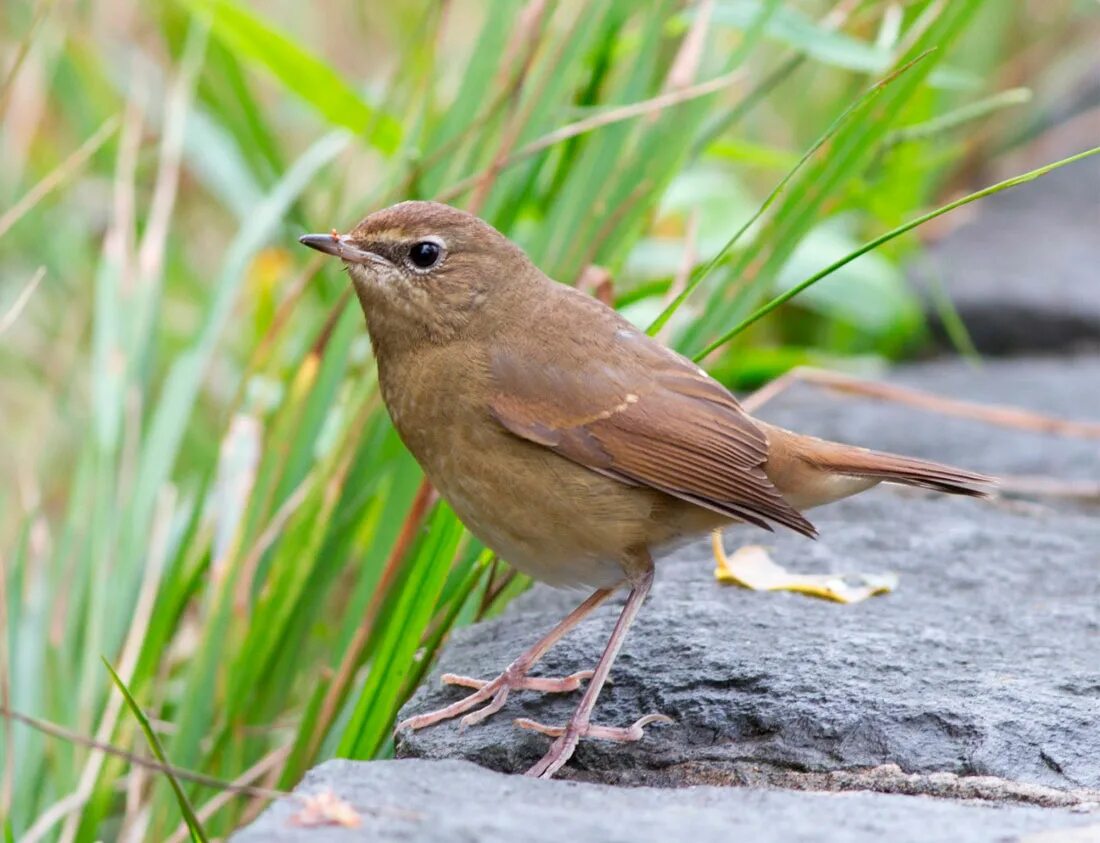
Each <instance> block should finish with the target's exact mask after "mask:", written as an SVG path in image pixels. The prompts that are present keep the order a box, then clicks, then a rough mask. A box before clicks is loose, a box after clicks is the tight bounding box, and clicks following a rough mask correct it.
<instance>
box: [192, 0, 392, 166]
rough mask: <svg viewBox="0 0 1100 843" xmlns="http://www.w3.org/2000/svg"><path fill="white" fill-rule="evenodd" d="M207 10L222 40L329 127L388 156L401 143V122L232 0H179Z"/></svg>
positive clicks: (215, 32)
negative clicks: (347, 131) (342, 129)
mask: <svg viewBox="0 0 1100 843" xmlns="http://www.w3.org/2000/svg"><path fill="white" fill-rule="evenodd" d="M183 2H185V3H186V4H187V5H188V6H190V7H191V8H192V9H193V10H194V11H196V12H199V13H203V14H208V15H209V16H210V21H211V26H212V28H213V31H214V34H215V35H216V36H217V37H218V38H219V39H221V40H222V42H223V43H225V45H226V46H227V47H228V48H229V49H230V50H232V51H233V52H235V53H236V54H237V55H240V56H242V57H244V58H247V59H248V60H249V61H251V62H252V63H253V64H255V65H257V66H259V67H262V68H263V69H264V70H266V71H268V72H269V73H270V74H271V75H273V76H274V77H275V78H276V79H278V80H279V81H280V82H281V83H282V84H283V86H284V87H286V88H287V89H288V90H290V91H293V92H294V93H295V94H297V95H298V96H299V97H301V98H302V99H303V100H304V101H305V102H307V103H309V104H310V105H311V106H313V107H314V108H315V109H317V111H318V112H319V113H320V114H321V115H322V116H323V117H324V118H325V119H326V120H327V121H328V122H329V123H330V124H332V125H333V126H343V127H345V128H347V129H350V130H351V131H353V132H355V133H356V134H358V135H363V136H364V137H365V139H366V140H367V142H368V143H370V144H371V145H372V146H374V147H375V148H376V149H378V150H379V151H380V152H383V153H385V154H386V155H392V154H393V153H394V152H396V151H397V148H398V147H399V146H400V144H401V134H402V132H401V124H400V122H398V121H397V119H396V118H394V117H393V116H392V115H389V114H385V113H383V112H381V111H379V110H378V109H376V108H374V107H373V106H371V105H370V104H369V103H367V102H366V101H365V100H364V99H363V98H362V97H361V96H359V94H357V93H356V92H355V90H354V89H353V88H352V87H351V86H350V85H349V84H348V83H347V82H346V81H345V80H344V79H343V77H341V76H340V74H338V73H337V72H336V71H335V70H334V69H333V68H332V67H331V66H330V65H328V64H326V63H325V62H323V61H321V60H320V59H319V58H317V57H316V56H314V55H312V54H310V53H309V52H307V51H306V50H305V49H303V48H302V47H301V46H299V45H298V44H297V43H296V42H295V41H293V40H292V39H291V38H290V37H288V36H287V35H285V34H284V33H282V32H279V31H278V30H277V29H275V28H274V27H272V26H270V25H269V24H267V23H265V22H264V21H263V20H261V19H260V18H259V17H257V16H256V15H254V14H252V12H250V11H248V10H247V9H245V8H243V7H242V6H239V5H238V4H237V3H235V2H232V0H183Z"/></svg>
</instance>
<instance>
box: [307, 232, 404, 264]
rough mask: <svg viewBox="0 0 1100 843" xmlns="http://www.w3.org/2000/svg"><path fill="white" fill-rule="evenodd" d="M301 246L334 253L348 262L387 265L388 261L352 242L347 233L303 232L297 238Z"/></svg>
mask: <svg viewBox="0 0 1100 843" xmlns="http://www.w3.org/2000/svg"><path fill="white" fill-rule="evenodd" d="M298 242H299V243H301V244H302V245H303V246H309V248H311V249H316V250H317V251H318V252H324V253H325V254H326V255H334V256H335V257H338V258H340V259H341V260H344V261H347V262H348V263H378V264H382V265H383V266H389V265H390V262H389V261H388V260H386V259H385V258H384V257H382V256H381V255H379V254H377V253H376V252H368V251H367V250H366V249H360V248H359V247H358V246H356V245H355V244H354V243H352V242H351V241H350V240H349V239H348V237H347V235H341V234H337V233H336V232H335V231H334V232H332V233H331V234H303V235H302V236H301V237H299V238H298Z"/></svg>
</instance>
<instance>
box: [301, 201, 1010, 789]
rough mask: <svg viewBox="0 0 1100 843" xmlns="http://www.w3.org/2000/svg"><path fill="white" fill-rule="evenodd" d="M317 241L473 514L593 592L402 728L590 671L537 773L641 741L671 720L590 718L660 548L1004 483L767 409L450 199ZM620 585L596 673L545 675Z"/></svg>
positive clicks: (441, 472)
mask: <svg viewBox="0 0 1100 843" xmlns="http://www.w3.org/2000/svg"><path fill="white" fill-rule="evenodd" d="M301 242H302V243H304V244H305V245H307V246H310V247H311V248H314V249H317V250H319V251H322V252H325V253H327V254H330V255H334V256H336V257H338V258H340V259H342V260H343V262H344V264H345V265H346V266H347V269H348V272H349V274H350V275H351V279H352V283H353V284H354V286H355V292H356V294H357V295H358V297H359V301H360V303H361V304H362V306H363V312H364V314H365V315H366V322H367V330H368V332H369V334H370V338H371V343H372V345H373V347H374V353H375V357H376V359H377V363H378V378H379V383H380V385H381V392H382V397H383V399H384V401H385V403H386V407H387V408H388V409H389V413H390V417H391V418H392V419H393V423H394V425H395V427H396V428H397V431H398V433H399V434H400V435H401V438H402V440H403V441H404V443H405V445H406V446H407V447H408V448H409V450H410V451H411V452H412V453H413V456H415V457H416V459H417V461H418V462H419V463H420V465H421V467H422V468H423V469H424V472H425V474H426V475H427V477H428V479H429V480H430V481H431V482H432V484H434V486H435V487H436V489H437V490H438V491H439V493H440V494H441V495H442V496H443V497H444V498H446V500H447V501H448V502H449V503H450V505H451V506H452V508H453V509H454V511H455V513H457V515H458V517H459V518H460V519H462V521H463V523H465V525H466V526H467V527H468V528H469V529H470V531H471V532H472V533H473V534H474V535H475V536H477V537H478V538H479V539H480V540H481V541H482V542H484V543H485V544H486V545H487V546H488V547H490V548H491V549H492V550H494V551H495V552H496V553H497V554H499V555H500V556H501V557H502V558H504V559H505V560H507V561H508V562H510V563H511V564H512V565H514V566H515V567H516V568H518V569H519V570H521V571H523V572H525V573H527V574H530V575H531V576H532V577H534V578H536V579H539V580H542V581H544V582H547V583H551V584H553V585H559V586H582V585H583V586H588V587H590V588H594V589H595V591H594V592H593V593H592V595H591V596H590V597H589V598H588V599H587V600H585V601H584V602H583V603H581V604H580V606H578V607H577V608H576V609H575V610H574V611H573V612H572V613H571V614H569V615H568V616H567V617H566V618H565V619H564V620H562V621H561V622H560V623H559V624H558V625H557V626H556V627H554V628H553V629H552V630H551V631H550V632H549V633H548V634H547V635H546V636H545V637H544V638H542V639H541V640H540V641H538V642H537V643H536V644H534V645H533V646H532V647H531V648H530V649H529V650H527V651H526V652H524V653H523V654H521V655H520V656H519V657H518V658H517V659H516V660H515V661H513V662H512V663H511V664H510V665H508V667H507V668H505V669H504V671H503V672H502V673H501V674H500V675H499V676H497V677H496V678H495V679H492V680H490V681H484V680H479V679H472V678H469V677H462V676H451V675H447V676H444V677H443V679H444V681H445V682H449V683H452V684H457V685H464V686H467V687H472V688H474V689H476V690H475V691H474V692H473V693H472V694H470V695H469V696H467V697H466V698H464V699H462V700H459V701H458V702H455V703H453V704H451V705H449V706H447V707H446V708H443V709H441V710H439V711H435V712H431V713H427V714H420V715H417V716H415V717H412V718H410V719H408V720H406V721H405V722H404V723H401V724H399V726H398V729H402V728H410V729H420V728H423V727H425V726H430V725H432V724H434V723H438V722H440V721H442V720H446V719H449V718H452V717H456V716H458V715H460V714H461V715H465V716H464V717H463V722H464V723H466V724H471V723H476V722H479V721H481V720H483V719H484V718H486V717H488V716H489V715H490V714H493V713H494V712H496V711H499V710H500V709H501V707H502V706H503V705H504V702H505V700H506V699H507V697H508V693H509V691H512V690H518V689H529V690H538V691H550V692H563V691H572V690H575V689H577V688H578V687H579V686H580V684H581V682H583V681H584V680H585V679H587V680H588V686H587V688H586V689H585V692H584V695H583V696H582V698H581V701H580V703H579V705H578V706H577V709H576V711H575V713H574V714H573V716H572V717H571V719H570V720H569V723H568V724H567V725H565V726H564V727H555V726H544V725H541V724H537V723H531V722H529V721H528V722H524V723H523V724H522V725H525V726H526V727H528V728H534V729H537V730H539V731H542V732H544V733H545V734H548V735H551V736H553V737H555V740H554V741H553V743H552V744H551V746H550V749H549V751H548V752H547V753H546V755H545V756H544V757H543V758H542V760H540V761H539V762H538V763H537V764H536V765H535V766H534V767H532V768H531V769H530V770H529V771H528V773H527V774H528V775H532V776H541V777H544V778H548V777H550V776H552V775H553V774H554V773H555V772H556V771H557V770H558V769H559V768H560V767H561V766H562V765H563V764H565V762H566V761H567V760H568V759H569V757H570V756H571V755H572V754H573V751H574V749H575V748H576V746H577V743H578V741H579V740H580V739H581V738H582V737H586V736H587V737H593V738H602V739H607V740H638V739H639V738H640V737H641V735H642V727H643V726H645V725H646V724H648V723H652V722H654V721H656V720H660V719H665V720H667V719H668V718H664V717H663V716H662V715H648V716H646V717H643V718H642V719H641V720H639V721H638V722H636V723H634V724H633V725H632V726H629V727H625V728H623V727H609V726H598V725H595V724H593V723H592V722H591V714H592V709H593V707H594V705H595V703H596V698H597V697H598V696H599V693H600V689H601V688H602V687H603V685H604V682H605V681H606V680H607V677H608V673H609V672H610V670H611V665H612V663H613V662H614V660H615V656H616V655H617V654H618V652H619V649H620V647H621V646H622V643H623V638H624V636H625V635H626V632H627V629H628V628H629V627H630V625H631V622H632V621H633V620H634V618H635V616H636V615H637V613H638V610H639V609H640V608H641V605H642V602H643V601H644V600H645V597H646V594H647V593H648V592H649V589H650V586H651V585H652V583H653V560H654V557H655V556H656V555H658V554H659V553H660V552H661V551H662V550H664V549H666V548H668V547H669V546H671V545H674V544H675V543H677V542H679V541H682V540H684V539H688V538H691V537H693V536H697V535H700V534H705V533H707V532H708V531H711V530H713V529H715V528H718V527H721V526H724V525H728V524H730V523H734V522H748V523H751V524H755V525H757V526H758V527H763V528H765V529H768V530H770V529H772V526H773V525H776V524H778V525H781V526H784V527H788V528H790V529H792V530H796V531H797V532H799V533H802V534H803V535H806V536H810V537H813V536H815V535H816V531H815V530H814V527H813V525H812V524H811V523H810V522H809V521H808V520H806V518H805V516H803V515H802V514H801V510H806V509H809V508H811V507H814V506H819V505H821V504H825V503H829V502H831V501H835V500H839V499H841V498H845V497H848V496H849V495H853V494H856V493H857V492H862V491H863V490H865V489H869V488H871V487H872V486H875V485H877V484H878V483H880V482H891V483H902V484H905V485H909V486H922V487H926V488H930V489H935V490H937V491H940V492H949V493H953V494H962V495H976V496H977V495H981V494H982V491H981V489H982V487H983V486H984V485H985V484H987V483H989V482H990V480H989V478H987V477H985V476H983V475H981V474H975V473H972V472H969V471H963V470H961V469H957V468H952V467H950V466H946V465H939V464H937V463H933V462H927V461H925V460H919V459H911V458H908V457H901V456H895V455H893V454H884V453H877V452H875V451H868V450H865V449H863V448H856V447H852V446H849V445H842V444H839V443H835V442H826V441H822V440H820V439H815V438H812V437H809V436H802V435H800V434H797V433H792V432H791V431H788V430H783V429H782V428H779V427H775V426H773V425H769V424H765V423H764V422H761V421H758V420H756V419H754V418H752V417H751V416H749V415H748V414H747V413H746V412H745V411H744V410H742V409H741V406H740V405H739V404H738V402H737V400H736V399H735V398H734V397H733V395H732V394H730V392H729V391H728V390H727V389H726V388H725V387H723V386H722V385H721V384H719V383H718V382H717V381H715V380H714V379H712V378H711V377H710V376H709V375H707V373H706V372H705V371H703V369H701V368H699V366H697V365H696V364H695V363H693V362H692V361H690V360H688V359H687V358H685V357H682V356H681V355H679V354H677V353H676V352H674V351H672V350H671V349H669V348H666V347H665V346H663V345H661V344H660V343H659V342H657V341H656V340H654V339H652V338H650V337H649V336H647V335H646V334H645V333H644V332H642V331H639V330H638V329H637V328H636V327H635V326H634V325H632V324H631V323H630V322H628V321H626V320H625V319H624V318H623V317H621V316H620V315H619V314H618V313H616V312H615V311H614V310H612V309H611V308H609V307H606V306H605V305H603V304H601V303H600V302H598V301H596V300H595V299H593V298H590V297H588V296H586V295H584V294H583V293H580V292H578V291H577V290H575V289H572V288H571V287H567V286H565V285H562V284H558V283H556V282H554V281H552V280H551V279H550V278H548V277H547V276H546V275H544V274H543V273H542V272H540V271H539V269H538V267H536V266H535V265H534V264H533V263H532V262H531V261H530V259H528V257H527V256H526V255H525V254H524V252H523V251H522V250H521V249H520V248H519V247H518V246H516V245H515V244H514V243H512V242H511V241H510V240H508V238H506V237H505V236H504V235H503V234H501V233H500V232H499V231H497V230H496V229H494V228H493V227H492V226H490V225H489V224H488V223H486V222H484V221H482V220H480V219H478V218H477V217H475V216H473V215H471V214H468V213H465V212H464V211H460V210H457V209H455V208H451V207H449V206H447V205H440V204H437V203H433V202H403V203H401V204H399V205H394V206H393V207H391V208H387V209H385V210H382V211H378V212H377V213H374V214H371V215H370V216H368V217H367V218H366V219H364V220H363V221H362V222H361V223H359V225H357V226H356V227H355V229H354V230H353V231H352V232H351V233H350V234H346V235H339V234H337V233H335V232H334V233H332V234H309V235H305V236H303V237H302V238H301ZM621 586H629V587H630V595H629V597H628V598H627V601H626V604H625V606H624V608H623V610H622V614H621V615H620V616H619V619H618V622H617V623H616V625H615V628H614V631H613V632H612V633H611V637H610V640H609V641H608V642H607V647H606V649H605V650H604V652H603V655H602V656H601V657H600V659H599V662H598V663H597V665H596V668H595V670H594V671H591V672H589V671H582V672H580V673H575V674H573V675H572V676H568V677H565V678H563V679H550V678H544V677H533V676H529V675H528V674H529V671H530V670H531V668H532V667H533V666H534V664H535V663H536V662H537V661H538V660H539V659H540V658H541V657H542V656H543V655H544V654H545V653H546V652H547V651H548V650H549V649H550V647H551V646H553V644H554V643H555V642H557V641H558V640H559V639H560V638H561V637H562V636H563V635H565V634H566V633H567V632H568V631H569V630H570V629H572V628H573V627H574V626H576V625H577V623H579V622H580V621H581V619H582V618H584V617H585V616H586V615H587V614H589V613H590V612H591V611H592V610H593V609H595V608H596V607H597V606H599V605H600V604H601V603H603V602H604V601H605V600H607V598H608V597H609V596H611V594H612V593H613V592H614V591H615V590H616V589H617V588H619V587H621ZM482 704H484V705H482ZM479 705H481V706H482V707H481V708H477V706H479ZM475 708H476V710H473V711H472V709H475Z"/></svg>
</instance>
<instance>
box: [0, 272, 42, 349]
mask: <svg viewBox="0 0 1100 843" xmlns="http://www.w3.org/2000/svg"><path fill="white" fill-rule="evenodd" d="M45 277H46V267H44V266H40V267H38V269H37V270H36V271H35V273H34V275H32V276H31V280H30V281H28V282H27V283H26V285H25V286H24V287H23V289H22V290H20V291H19V295H18V296H16V297H15V301H13V302H12V303H11V307H9V308H8V312H7V313H5V314H4V315H3V316H0V336H3V334H4V332H5V331H7V330H8V329H9V328H10V327H11V326H12V325H14V324H15V320H17V319H18V318H19V314H21V313H22V312H23V308H24V307H26V306H27V302H28V301H30V299H31V296H33V295H34V291H35V290H37V289H38V285H39V283H41V281H42V279H43V278H45Z"/></svg>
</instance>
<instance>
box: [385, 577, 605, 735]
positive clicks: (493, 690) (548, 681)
mask: <svg viewBox="0 0 1100 843" xmlns="http://www.w3.org/2000/svg"><path fill="white" fill-rule="evenodd" d="M612 591H614V589H610V588H601V589H599V590H597V591H594V592H592V594H591V595H590V596H589V597H588V599H587V600H585V601H584V602H583V603H581V604H580V605H579V606H578V607H577V608H576V609H574V610H573V611H572V612H570V613H569V614H568V615H566V616H565V618H563V619H562V620H561V621H560V622H559V623H558V624H557V626H555V627H554V628H553V629H551V630H550V632H548V633H547V634H546V635H545V636H544V637H543V638H541V639H540V640H539V641H537V642H536V643H535V645H534V646H532V647H531V648H530V649H529V650H527V651H525V652H524V653H523V654H522V655H520V656H519V657H518V658H517V659H516V660H515V661H513V662H512V663H511V664H510V665H508V667H506V668H505V669H504V672H503V673H501V674H500V675H499V676H498V677H496V678H495V679H490V680H483V679H473V678H471V677H469V676H456V675H455V674H453V673H446V674H444V675H443V677H442V681H443V682H444V683H445V684H448V685H462V686H464V687H467V688H475V689H476V690H475V691H474V693H472V694H470V695H469V696H467V697H464V698H462V699H461V700H458V701H457V702H453V703H451V704H450V705H448V706H446V707H444V708H441V709H439V710H438V711H430V712H428V713H426V714H418V715H416V716H415V717H410V718H408V719H407V720H403V721H402V722H400V723H398V724H397V728H396V730H395V731H401V730H402V729H423V728H424V727H425V726H432V725H434V724H436V723H440V722H442V721H444V720H450V719H451V718H452V717H457V716H458V715H460V714H464V713H465V712H468V711H470V709H472V708H474V707H475V706H477V705H480V704H481V703H487V704H486V705H484V706H483V707H482V708H479V709H478V710H477V711H473V712H470V713H469V714H466V716H465V717H463V718H462V725H464V726H471V725H473V724H474V723H480V722H481V721H482V720H484V719H485V718H486V717H488V716H489V715H491V714H494V713H496V712H497V711H500V709H501V708H502V707H503V706H504V703H505V701H506V700H507V699H508V694H509V692H510V691H518V690H531V691H547V692H551V693H563V692H566V691H575V690H576V689H577V688H579V687H580V683H581V682H583V681H584V680H585V679H588V678H589V677H590V676H592V673H593V672H592V671H588V670H584V671H580V672H578V673H574V674H572V675H570V676H566V677H564V678H562V679H552V678H548V677H542V676H528V675H527V671H529V670H530V669H531V668H532V667H534V665H535V663H536V662H537V661H538V660H539V659H541V658H542V657H543V656H544V655H546V653H547V651H548V650H549V649H550V648H551V647H553V646H554V645H555V644H556V643H557V642H558V641H560V640H561V638H562V637H563V636H565V634H566V633H568V632H569V630H571V629H572V628H573V627H575V626H576V625H577V624H578V623H580V622H581V621H582V620H584V618H585V617H587V616H588V615H589V614H590V613H591V612H592V610H594V609H595V608H596V607H597V606H599V605H600V604H601V603H603V602H604V601H605V600H606V599H607V598H608V597H610V596H611V593H612Z"/></svg>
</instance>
